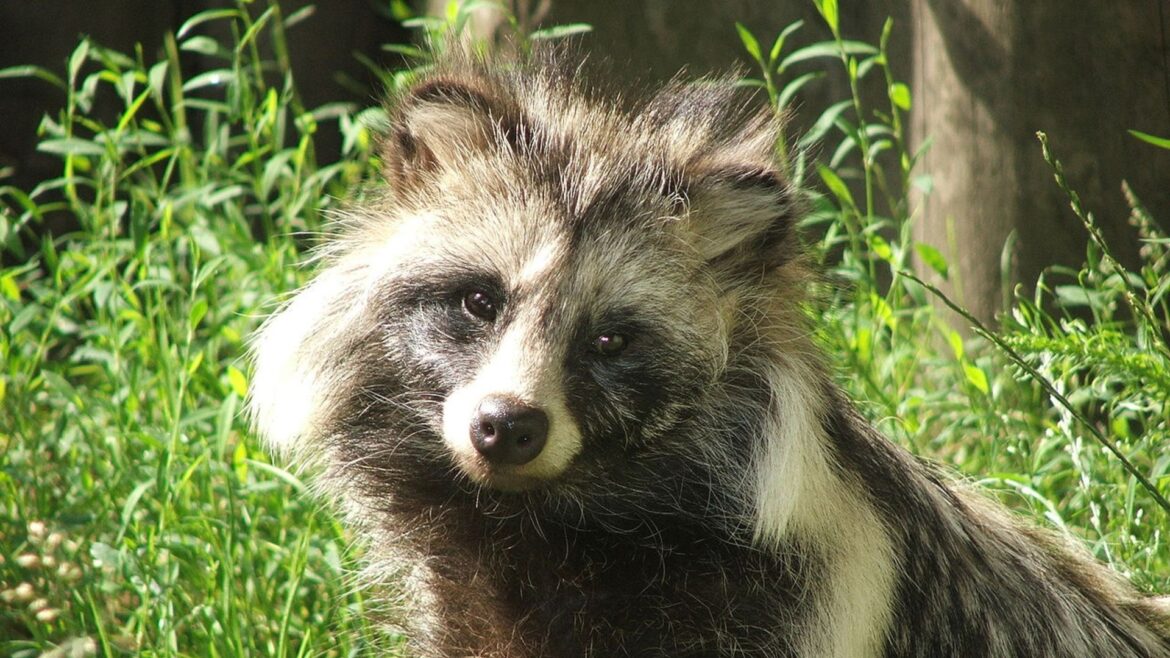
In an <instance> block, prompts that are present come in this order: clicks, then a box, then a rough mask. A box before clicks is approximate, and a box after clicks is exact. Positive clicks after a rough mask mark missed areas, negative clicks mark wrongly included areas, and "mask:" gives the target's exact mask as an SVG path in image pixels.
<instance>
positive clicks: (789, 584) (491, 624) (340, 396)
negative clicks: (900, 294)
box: [251, 61, 1170, 658]
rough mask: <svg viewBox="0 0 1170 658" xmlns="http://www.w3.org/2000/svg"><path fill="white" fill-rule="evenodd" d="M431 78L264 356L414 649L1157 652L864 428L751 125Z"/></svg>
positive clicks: (300, 443)
mask: <svg viewBox="0 0 1170 658" xmlns="http://www.w3.org/2000/svg"><path fill="white" fill-rule="evenodd" d="M745 107H746V105H745V103H744V102H743V99H742V98H741V97H740V96H739V95H738V93H737V92H736V90H735V87H734V84H733V81H732V80H730V79H727V80H704V81H700V82H699V83H697V84H689V85H688V84H682V83H675V84H671V85H668V86H666V87H665V88H664V89H661V90H660V91H658V92H657V93H655V94H653V95H652V96H650V97H649V98H648V99H644V100H640V101H636V100H630V99H624V100H619V99H617V98H616V97H606V96H605V95H604V94H602V93H601V92H598V91H597V90H595V89H591V88H589V87H587V86H585V85H584V84H582V83H580V82H579V81H577V76H576V74H575V71H573V70H572V69H566V68H564V67H560V66H557V65H550V64H527V65H506V66H504V65H499V64H495V65H491V64H484V63H477V62H472V61H459V62H447V63H446V64H440V65H439V66H438V67H437V68H436V70H435V71H434V72H432V73H430V74H428V75H427V76H425V77H423V78H422V79H421V80H419V81H418V82H416V83H415V84H414V85H413V86H412V87H411V88H410V89H409V90H407V91H406V92H404V93H403V94H402V95H401V96H400V97H399V98H397V99H396V100H395V102H394V104H393V109H392V111H391V115H392V116H391V126H390V129H389V132H388V134H387V135H386V139H385V146H384V150H383V154H382V155H383V159H384V167H385V176H386V178H387V179H388V182H389V185H388V188H389V189H388V190H387V191H385V192H384V196H382V197H381V198H379V199H377V200H375V201H373V202H367V203H366V204H365V205H364V207H359V208H354V209H351V210H350V211H349V212H348V213H347V215H346V216H345V217H344V218H343V220H342V221H340V222H339V224H340V226H339V228H338V231H337V235H336V237H335V238H333V239H332V240H331V242H330V243H329V244H328V245H327V246H326V247H325V248H324V251H323V253H322V256H321V261H322V263H323V267H322V268H321V270H320V272H319V273H318V274H317V275H316V278H315V279H314V280H313V281H312V282H311V283H310V284H309V285H308V286H307V287H305V288H304V289H303V290H301V291H300V292H299V293H298V294H297V295H296V296H295V297H294V298H293V299H292V300H291V302H290V303H289V304H288V305H287V306H286V307H285V308H284V309H283V310H281V311H280V312H279V313H277V314H276V315H275V316H274V317H272V318H271V319H270V320H269V321H268V322H267V324H266V325H265V326H264V328H263V329H262V330H261V332H260V334H259V336H258V338H257V339H256V341H255V363H256V372H255V378H254V390H253V398H252V401H251V409H252V413H253V416H254V418H255V421H256V425H257V426H258V429H259V431H260V432H261V434H262V435H263V437H264V439H265V440H266V442H267V444H268V445H269V446H270V447H272V448H273V449H275V450H276V451H277V452H279V453H281V454H282V455H283V456H284V457H285V458H287V459H289V460H290V461H291V462H293V463H296V464H298V465H306V464H307V465H311V466H314V467H316V468H317V469H318V470H319V471H320V475H319V482H320V484H321V487H322V490H323V491H325V492H328V493H331V494H335V495H337V496H338V497H339V498H340V500H341V501H342V504H343V507H344V509H345V510H346V512H347V515H348V517H349V519H350V521H351V523H352V524H354V525H355V527H356V528H357V529H358V532H359V534H360V535H361V536H363V537H364V539H365V540H366V542H367V544H368V552H369V561H370V564H371V567H370V570H371V572H372V575H373V577H374V579H375V580H380V581H382V582H385V583H389V584H390V586H391V587H392V588H393V589H394V591H395V592H400V594H401V598H402V600H401V601H394V602H393V607H394V608H396V609H400V610H403V611H405V612H404V613H403V614H399V615H397V616H396V618H395V620H394V623H396V624H400V625H401V627H402V628H403V629H404V632H405V633H406V635H407V637H408V638H409V643H410V646H411V649H412V651H413V652H414V654H416V655H419V656H427V657H436V656H450V657H455V656H476V657H479V658H489V657H493V658H494V657H499V658H504V657H506V658H535V657H538V656H548V657H552V658H574V657H581V656H592V657H598V658H607V657H613V656H637V657H653V656H660V657H672V658H675V657H688V656H689V657H696V658H697V657H700V656H702V657H714V656H769V657H779V656H801V657H804V656H823V657H845V658H850V657H864V656H922V657H932V658H933V657H938V656H1093V657H1098V658H1099V657H1102V656H1170V615H1168V614H1167V612H1166V610H1165V608H1164V607H1161V604H1159V603H1156V602H1155V600H1154V599H1144V598H1142V597H1141V596H1140V595H1139V594H1138V593H1137V592H1136V591H1134V590H1133V589H1131V588H1130V587H1129V586H1128V585H1127V584H1125V583H1123V582H1122V581H1121V580H1120V579H1119V578H1118V577H1117V576H1116V575H1115V574H1114V573H1112V572H1110V571H1109V570H1107V569H1106V568H1105V567H1103V566H1100V565H1098V564H1096V563H1094V562H1092V561H1091V560H1089V559H1086V558H1084V557H1082V556H1081V555H1080V554H1079V553H1078V552H1077V551H1076V550H1075V549H1069V548H1067V547H1065V546H1064V545H1063V541H1062V540H1061V539H1059V538H1056V537H1054V536H1051V535H1049V534H1047V533H1045V532H1042V531H1040V530H1037V529H1034V528H1031V527H1028V526H1025V525H1022V524H1018V523H1017V522H1016V521H1014V520H1012V519H1011V518H1010V517H1009V516H1008V515H1006V513H1004V512H1002V511H1001V510H1000V509H999V508H998V507H996V506H994V505H991V504H988V503H986V502H984V501H983V500H982V499H981V498H979V497H977V496H972V495H969V494H966V493H963V492H962V491H960V490H959V488H957V487H956V486H955V485H954V484H952V483H950V482H948V481H947V480H946V479H945V478H944V477H940V476H939V475H938V474H936V473H935V472H934V471H932V470H931V469H930V468H928V467H927V466H924V465H923V464H922V463H920V462H919V461H917V460H916V459H915V458H913V457H912V456H910V455H909V454H907V453H906V452H905V451H903V450H901V449H900V448H898V447H895V446H894V445H893V444H892V443H890V442H889V441H888V440H887V439H885V438H884V437H882V436H880V435H879V434H878V433H877V432H876V431H875V430H874V429H872V428H871V427H870V426H869V425H868V424H867V423H866V422H865V421H864V420H863V419H862V418H861V417H860V416H859V415H858V414H857V412H856V411H854V407H853V406H852V404H851V403H850V402H849V400H847V399H846V398H845V397H844V395H843V394H842V392H841V390H840V389H839V388H838V387H837V386H836V385H835V384H834V383H833V382H832V381H831V378H830V376H829V375H828V374H827V371H826V368H825V367H824V365H822V359H821V357H820V356H818V352H817V348H816V346H815V345H814V341H813V340H812V339H811V338H810V330H809V327H808V326H807V317H808V313H806V312H805V311H804V310H803V309H804V308H805V305H806V300H805V297H804V296H805V295H806V293H807V290H808V288H809V285H810V282H811V281H812V280H813V279H812V275H811V273H810V270H809V269H808V268H807V267H806V265H805V261H804V259H803V257H802V255H801V247H800V243H799V241H798V239H797V236H796V235H795V234H794V223H795V221H796V220H797V216H798V209H797V206H796V203H795V202H794V194H793V191H792V190H791V189H790V188H789V187H788V186H787V184H786V182H785V181H784V179H783V178H782V176H781V175H780V173H779V169H778V168H777V163H776V162H775V160H774V151H773V144H774V143H775V140H776V137H777V131H776V125H775V121H774V119H773V117H772V115H771V114H770V113H769V112H763V113H760V114H755V113H752V112H750V111H747V110H745V109H744V108H745Z"/></svg>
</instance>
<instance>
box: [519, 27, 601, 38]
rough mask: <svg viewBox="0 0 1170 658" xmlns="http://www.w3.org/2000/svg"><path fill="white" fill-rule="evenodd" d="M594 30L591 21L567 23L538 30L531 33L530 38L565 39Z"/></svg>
mask: <svg viewBox="0 0 1170 658" xmlns="http://www.w3.org/2000/svg"><path fill="white" fill-rule="evenodd" d="M592 31H593V26H592V25H590V24H589V23H568V24H565V25H553V26H552V27H546V28H544V29H543V30H536V31H535V32H533V33H531V34H529V35H528V38H529V39H531V40H533V41H549V40H552V39H564V38H566V37H571V36H575V35H578V34H588V33H590V32H592Z"/></svg>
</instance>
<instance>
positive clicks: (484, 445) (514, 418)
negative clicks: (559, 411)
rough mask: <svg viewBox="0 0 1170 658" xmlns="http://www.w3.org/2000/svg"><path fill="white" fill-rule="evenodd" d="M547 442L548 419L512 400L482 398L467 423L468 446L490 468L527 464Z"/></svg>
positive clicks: (540, 412)
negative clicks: (499, 465) (477, 453)
mask: <svg viewBox="0 0 1170 658" xmlns="http://www.w3.org/2000/svg"><path fill="white" fill-rule="evenodd" d="M547 439H548V415H546V414H545V413H544V412H543V411H541V410H540V409H538V408H536V407H533V406H531V405H527V404H525V403H523V402H521V401H520V400H517V399H516V398H513V397H504V396H497V395H492V396H488V397H486V398H484V399H483V402H480V403H479V409H478V410H477V411H476V414H475V418H474V419H473V420H472V421H471V444H472V445H474V446H475V449H476V450H478V451H479V454H481V455H483V456H484V458H485V459H487V460H488V461H489V462H491V463H493V464H509V465H512V466H519V465H520V464H527V463H528V462H530V461H532V460H533V459H536V456H537V455H539V454H540V451H541V450H543V449H544V444H545V441H546V440H547Z"/></svg>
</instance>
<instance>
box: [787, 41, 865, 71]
mask: <svg viewBox="0 0 1170 658" xmlns="http://www.w3.org/2000/svg"><path fill="white" fill-rule="evenodd" d="M842 51H844V53H845V54H846V55H854V56H868V55H876V54H878V49H877V48H874V47H873V46H871V45H869V44H868V43H865V42H864V41H842V42H840V43H839V44H838V43H837V42H836V41H820V42H817V43H814V44H812V45H809V46H805V47H804V48H800V49H799V50H796V51H795V52H793V53H792V54H791V55H789V56H788V57H785V58H784V61H782V62H781V63H780V68H781V69H785V68H788V67H789V66H791V65H793V64H796V63H797V62H804V61H807V60H810V59H817V58H820V57H832V58H833V59H837V58H839V57H841V53H842Z"/></svg>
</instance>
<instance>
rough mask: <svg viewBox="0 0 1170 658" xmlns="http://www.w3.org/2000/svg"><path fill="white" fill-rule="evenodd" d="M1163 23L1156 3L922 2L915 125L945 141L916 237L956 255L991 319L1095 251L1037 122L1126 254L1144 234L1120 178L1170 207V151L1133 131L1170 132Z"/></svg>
mask: <svg viewBox="0 0 1170 658" xmlns="http://www.w3.org/2000/svg"><path fill="white" fill-rule="evenodd" d="M1160 20H1161V17H1160V15H1159V6H1158V3H1157V2H1152V1H1151V2H1136V1H1134V2H1116V3H1115V2H1100V3H1098V2H1078V3H1072V2H1057V1H1055V0H1045V1H1040V2H1035V1H1031V0H913V22H914V34H915V43H914V60H915V67H914V78H913V89H914V92H915V104H914V108H913V117H912V130H913V133H914V135H915V136H916V139H917V141H918V142H919V143H921V142H923V141H924V140H926V139H931V140H932V141H933V144H932V146H931V147H930V151H929V153H928V155H927V156H926V158H925V160H924V161H923V163H922V165H921V168H920V171H921V172H924V173H928V174H930V175H931V176H932V177H933V192H932V193H931V194H930V195H929V196H927V197H926V199H925V206H924V212H923V213H922V220H921V221H920V222H919V224H918V226H917V227H916V236H917V238H918V239H919V240H921V241H924V242H927V243H930V244H933V245H935V246H936V247H939V248H940V249H942V250H943V252H944V253H945V254H946V255H947V256H948V259H949V261H950V263H951V272H952V274H953V275H952V280H951V282H950V290H951V291H952V292H953V294H954V295H955V296H956V297H957V298H958V299H959V300H960V301H961V302H963V303H964V304H965V305H966V306H968V307H969V308H970V309H971V310H972V311H973V312H974V313H975V315H976V316H977V317H979V318H980V319H982V320H984V321H990V320H992V319H993V317H994V314H995V312H996V311H998V310H1000V309H1002V308H1003V304H1004V302H1005V297H1006V296H1007V294H1008V293H1009V292H1010V290H1011V288H1010V286H1011V284H1013V283H1014V282H1022V283H1024V284H1032V283H1034V282H1035V281H1036V277H1037V276H1038V275H1039V274H1040V273H1041V272H1042V271H1043V270H1044V269H1045V268H1046V267H1048V266H1050V265H1053V264H1064V265H1068V266H1072V267H1076V266H1077V265H1079V264H1080V263H1081V262H1083V261H1084V258H1085V243H1086V233H1085V231H1084V229H1083V228H1082V226H1081V224H1080V222H1079V221H1078V220H1077V218H1076V217H1075V216H1074V215H1073V214H1072V212H1071V211H1070V210H1069V204H1068V199H1067V197H1066V196H1065V194H1064V193H1063V192H1062V191H1061V190H1060V189H1059V188H1058V187H1057V186H1056V185H1055V183H1054V182H1053V179H1052V171H1051V169H1050V168H1049V167H1048V165H1047V164H1046V163H1045V162H1044V160H1043V158H1042V157H1041V153H1040V146H1039V144H1038V142H1037V140H1036V137H1035V133H1036V131H1038V130H1042V131H1044V132H1046V133H1048V135H1049V138H1050V142H1051V145H1052V148H1053V150H1054V152H1055V154H1056V155H1057V157H1059V158H1060V159H1061V160H1063V163H1064V166H1065V170H1066V173H1067V175H1068V178H1069V180H1070V183H1071V184H1072V186H1073V188H1074V189H1075V190H1076V191H1077V192H1078V193H1079V194H1080V196H1081V198H1082V201H1083V202H1084V204H1085V206H1086V208H1088V209H1090V210H1094V211H1095V212H1096V216H1097V219H1098V221H1099V223H1100V224H1101V226H1102V228H1103V230H1104V232H1105V235H1106V238H1107V239H1108V240H1109V241H1110V243H1111V245H1112V247H1113V249H1114V250H1115V252H1117V253H1118V255H1119V256H1121V257H1123V259H1132V258H1133V256H1134V255H1135V254H1136V248H1137V244H1136V240H1135V236H1134V235H1133V234H1132V233H1131V232H1130V231H1129V230H1128V227H1127V226H1126V218H1127V215H1128V210H1127V208H1126V206H1125V203H1124V199H1123V197H1122V194H1121V190H1120V182H1121V180H1122V179H1126V180H1128V181H1129V182H1130V183H1131V184H1132V185H1133V186H1134V188H1135V190H1136V191H1137V193H1138V195H1144V196H1145V199H1144V200H1145V201H1147V202H1148V205H1150V206H1151V207H1152V208H1153V209H1154V210H1155V216H1159V215H1158V213H1159V212H1160V213H1161V214H1160V216H1161V217H1163V218H1165V217H1166V216H1167V215H1166V211H1167V209H1170V198H1168V197H1170V174H1168V173H1167V172H1170V153H1168V152H1166V151H1163V150H1159V149H1156V148H1154V147H1152V146H1149V145H1147V144H1143V143H1141V142H1139V141H1137V140H1136V139H1134V138H1132V137H1130V136H1129V135H1128V134H1126V129H1127V128H1136V129H1139V130H1142V131H1144V132H1151V133H1155V134H1160V135H1163V136H1165V135H1168V134H1170V97H1168V95H1167V94H1168V90H1167V83H1166V78H1165V77H1164V76H1165V75H1166V71H1165V68H1164V66H1165V63H1164V60H1163V51H1162V48H1163V46H1162V29H1161V27H1160ZM1012 234H1014V236H1015V240H1014V243H1013V244H1012V245H1010V247H1011V248H1010V251H1009V252H1007V253H1006V254H1005V252H1004V246H1005V241H1006V240H1007V239H1008V237H1009V235H1012ZM1005 255H1006V258H1001V256H1005ZM1001 262H1002V263H1003V264H1004V265H1003V266H1002V267H1001ZM1005 275H1006V278H1005Z"/></svg>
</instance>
